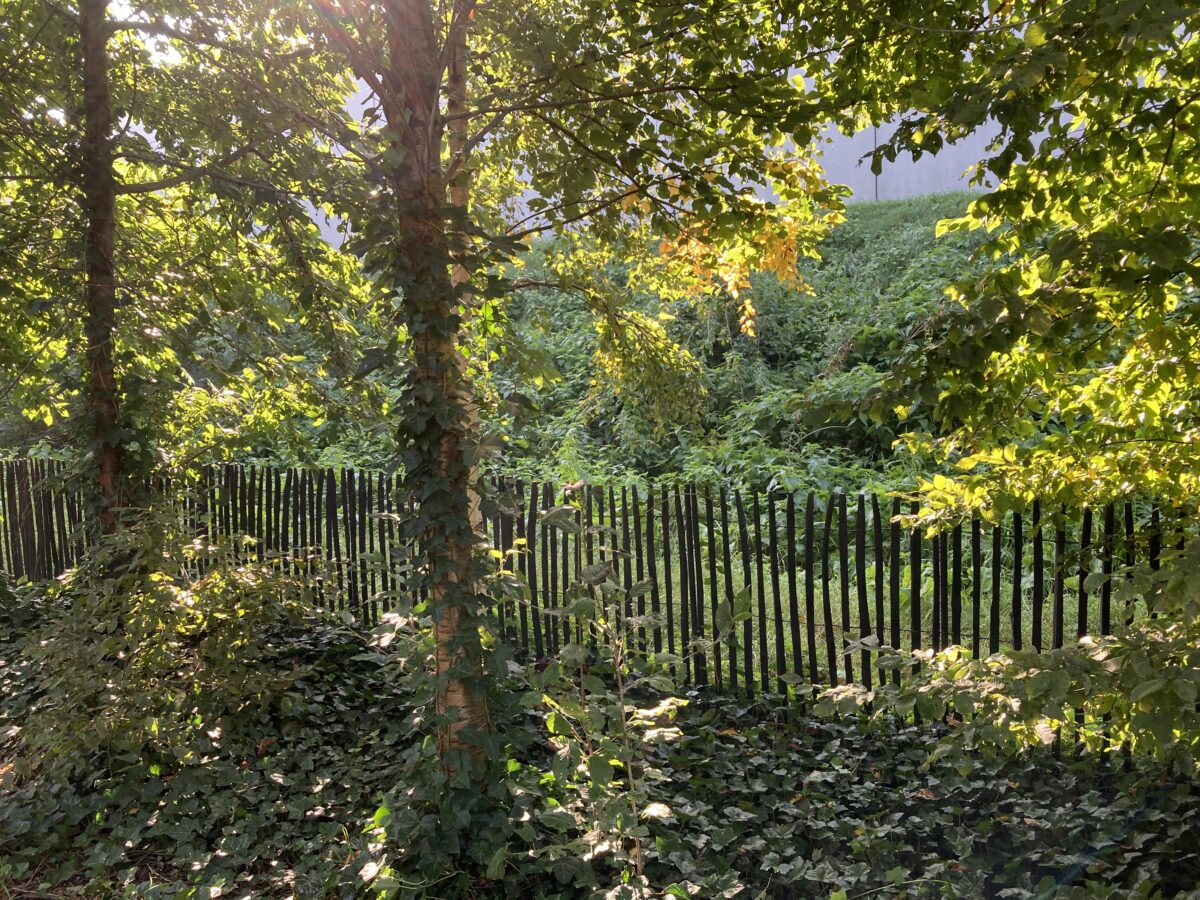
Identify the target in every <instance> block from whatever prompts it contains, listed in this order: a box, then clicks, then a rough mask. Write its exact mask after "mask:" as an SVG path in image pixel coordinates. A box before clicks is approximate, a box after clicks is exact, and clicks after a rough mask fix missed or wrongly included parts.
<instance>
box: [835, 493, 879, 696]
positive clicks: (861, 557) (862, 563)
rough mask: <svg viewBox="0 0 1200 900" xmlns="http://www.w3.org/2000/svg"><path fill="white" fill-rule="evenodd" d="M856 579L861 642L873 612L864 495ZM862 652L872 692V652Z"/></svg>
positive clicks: (856, 535) (859, 516)
mask: <svg viewBox="0 0 1200 900" xmlns="http://www.w3.org/2000/svg"><path fill="white" fill-rule="evenodd" d="M842 496H845V495H844V494H843V495H842ZM854 577H855V581H856V582H857V586H858V636H859V639H860V640H866V639H867V638H868V637H870V635H871V612H870V610H869V609H868V607H867V501H866V498H865V497H864V496H863V495H862V494H859V495H858V511H857V515H856V516H855V524H854ZM860 652H861V654H862V660H861V666H862V683H863V685H864V687H866V689H867V690H871V688H872V687H873V679H872V674H871V651H870V650H867V649H866V647H865V646H864V647H863V649H862V650H861V651H860Z"/></svg>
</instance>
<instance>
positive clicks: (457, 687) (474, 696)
mask: <svg viewBox="0 0 1200 900" xmlns="http://www.w3.org/2000/svg"><path fill="white" fill-rule="evenodd" d="M388 11H389V19H388V23H389V42H390V46H389V58H390V66H389V70H388V71H387V72H385V73H383V78H382V83H383V86H384V88H385V92H386V94H387V96H386V97H383V98H382V100H383V108H384V112H385V115H386V117H387V120H388V124H389V128H390V131H391V133H392V134H393V136H394V137H393V140H394V142H395V149H396V151H397V152H396V154H395V155H394V158H395V159H396V160H397V162H396V163H395V164H394V165H393V166H392V171H391V172H390V176H391V181H392V193H393V197H394V200H395V208H396V221H395V235H396V237H395V243H394V245H393V248H392V267H391V268H392V272H393V277H394V282H395V284H396V286H397V287H398V288H399V289H400V290H401V291H402V292H403V295H404V297H403V304H402V310H403V311H402V314H401V318H402V321H403V324H404V325H405V326H406V327H407V329H408V333H409V337H410V339H411V341H412V353H413V360H412V361H413V365H412V369H411V370H410V373H409V384H408V397H409V401H410V403H409V407H408V409H407V410H406V414H405V417H406V422H405V427H406V430H407V431H408V432H409V433H408V435H407V437H408V438H409V439H410V440H411V441H412V447H413V449H412V451H411V452H410V454H409V459H408V466H407V469H408V472H407V477H408V480H409V484H410V485H411V486H413V487H414V488H415V489H416V490H417V491H419V494H418V499H419V502H420V507H421V512H420V523H421V528H422V534H421V538H422V542H423V545H424V546H425V548H426V563H427V573H426V578H427V585H428V588H429V598H430V604H431V606H432V610H433V619H434V635H435V640H436V649H435V673H436V676H437V691H436V707H437V711H438V712H439V713H442V714H446V713H452V712H453V713H454V715H452V716H451V717H450V722H449V724H448V725H446V726H445V727H444V728H443V729H442V730H441V732H440V735H439V738H440V740H439V743H440V747H441V749H442V751H443V758H445V756H446V754H448V753H449V752H450V751H465V752H466V753H467V754H468V755H470V756H472V757H475V758H479V757H481V756H482V748H480V747H479V746H478V744H477V743H476V742H474V741H472V740H471V739H470V738H469V737H466V736H464V732H465V731H466V730H468V729H470V730H474V731H476V732H479V733H484V732H487V731H488V730H490V723H489V719H488V711H487V704H486V697H485V694H484V692H483V689H482V684H481V675H482V647H481V645H480V639H479V632H478V624H477V616H478V609H479V598H478V596H477V588H476V585H475V584H474V577H473V573H472V562H473V559H474V554H475V544H476V540H477V539H476V536H475V530H474V528H473V527H472V516H473V513H474V510H475V509H476V503H475V501H473V499H472V498H473V496H474V491H473V489H472V487H473V486H472V465H471V462H470V460H469V458H468V454H467V451H468V448H469V447H470V446H471V441H472V440H473V435H472V434H471V433H470V423H471V421H472V403H471V395H470V390H469V385H468V384H467V383H466V380H465V375H464V367H463V357H462V354H461V353H460V351H459V339H460V328H461V325H462V316H461V314H460V312H459V306H460V302H461V301H460V299H459V293H460V291H459V288H458V287H457V285H456V276H455V275H454V274H452V269H453V268H454V259H453V253H452V249H451V246H450V241H449V237H448V233H447V222H446V215H445V211H444V207H445V204H446V199H447V185H446V183H445V179H444V173H443V169H442V148H443V141H444V140H445V138H446V134H445V131H446V129H445V123H444V121H443V119H442V116H441V111H440V106H439V105H440V101H441V80H442V73H441V71H440V65H441V63H440V58H441V57H440V53H439V50H440V48H439V41H438V35H437V29H436V28H435V23H434V21H433V19H432V10H431V8H430V4H429V3H428V0H390V3H389V5H388ZM451 55H452V56H453V54H451ZM448 62H449V61H448ZM474 514H477V513H474Z"/></svg>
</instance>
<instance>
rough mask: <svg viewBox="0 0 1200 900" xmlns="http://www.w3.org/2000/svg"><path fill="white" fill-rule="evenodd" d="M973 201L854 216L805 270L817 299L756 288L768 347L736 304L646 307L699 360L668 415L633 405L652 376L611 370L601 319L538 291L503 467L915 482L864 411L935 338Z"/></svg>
mask: <svg viewBox="0 0 1200 900" xmlns="http://www.w3.org/2000/svg"><path fill="white" fill-rule="evenodd" d="M968 200H969V195H967V194H942V195H935V196H930V197H921V198H915V199H910V200H902V201H884V202H878V203H862V204H857V205H855V206H852V207H851V208H850V209H849V211H848V214H847V220H846V222H845V223H844V224H842V225H841V226H839V227H838V228H836V229H835V230H834V231H833V233H832V234H831V235H830V236H829V238H828V239H827V240H826V241H825V242H824V243H823V245H822V246H821V248H820V251H821V259H820V260H806V261H805V262H804V263H803V264H802V266H801V269H800V274H801V276H802V278H803V280H804V282H805V283H806V284H807V289H800V288H798V287H796V286H788V285H783V284H781V283H780V282H779V281H778V280H776V279H774V278H773V277H770V276H765V275H764V276H760V277H756V278H755V279H754V281H753V285H752V292H751V300H752V302H753V304H754V306H755V307H756V309H757V310H758V319H757V336H756V337H754V338H750V337H747V336H745V335H742V334H740V333H739V331H738V327H737V321H738V310H737V305H736V304H735V303H734V302H733V301H732V299H727V300H726V302H724V303H720V302H718V303H715V304H709V305H706V306H705V307H703V308H699V307H697V306H695V305H691V304H674V305H667V304H661V303H659V302H658V301H657V300H656V299H655V298H653V297H645V298H643V311H644V312H645V313H646V314H647V315H649V316H651V317H658V316H659V315H660V314H666V315H667V316H669V317H670V318H669V319H668V320H667V323H666V327H667V332H668V334H669V336H670V337H671V338H672V339H673V340H674V341H677V342H678V344H679V346H680V348H681V349H683V350H685V351H687V353H688V354H690V355H691V357H693V358H694V359H695V361H696V362H697V364H698V366H697V371H695V372H693V373H692V374H690V375H686V376H679V377H680V378H681V379H682V380H683V381H684V382H685V383H684V384H683V385H681V386H680V385H674V386H672V387H673V390H672V391H671V392H672V393H677V394H681V395H682V396H683V397H684V398H686V403H685V404H684V405H683V406H682V407H681V406H680V405H679V404H678V403H676V404H674V405H673V406H670V407H668V408H667V409H666V410H665V411H664V410H663V409H661V408H659V409H656V408H655V406H654V404H653V401H652V402H651V403H649V404H648V403H646V402H642V403H640V404H639V405H637V406H634V405H631V404H630V403H629V402H627V401H626V400H625V399H624V398H625V397H628V396H631V395H632V394H634V393H639V394H645V393H646V391H645V388H646V385H645V383H644V382H643V383H638V384H637V386H638V387H639V390H638V391H637V392H635V391H633V390H622V388H623V386H624V385H623V384H622V379H638V378H642V379H644V378H645V377H646V375H645V373H644V372H643V371H641V370H640V368H639V366H638V364H637V361H636V360H635V361H633V362H632V363H631V364H629V365H627V366H625V367H624V368H620V367H617V370H616V372H615V373H614V371H613V368H614V367H612V366H604V365H601V364H600V357H599V355H598V353H597V351H598V350H599V349H601V347H600V341H599V339H598V332H597V327H596V323H595V321H594V320H593V317H592V315H591V314H590V313H589V311H588V310H587V308H586V304H585V302H584V301H583V300H582V299H581V298H577V297H573V296H571V295H564V294H562V293H557V292H548V291H527V292H524V293H523V294H522V295H521V296H520V297H519V298H518V299H517V300H516V301H515V303H514V304H513V306H512V308H511V311H510V315H511V318H512V322H513V326H514V332H515V339H514V344H515V348H516V352H515V353H514V354H513V355H512V358H511V359H510V360H509V361H508V362H506V363H505V364H503V365H502V366H501V368H500V369H499V371H498V372H497V375H496V385H497V388H498V391H499V392H500V393H501V394H502V395H504V396H505V397H506V398H507V399H508V400H509V401H511V402H509V403H507V404H505V406H504V409H505V411H506V412H507V413H508V415H506V416H504V417H503V418H502V419H501V421H500V422H499V424H500V426H501V428H502V430H504V431H505V432H506V437H507V439H508V451H507V452H506V453H505V454H504V457H503V460H502V465H503V466H504V467H505V468H506V469H509V470H514V469H515V470H517V471H521V472H524V473H526V474H529V475H537V476H545V477H561V478H578V477H604V476H612V475H621V474H647V475H650V476H653V477H663V476H670V475H681V476H685V477H689V478H701V479H723V480H734V481H739V482H747V483H759V484H764V483H767V482H769V481H771V480H776V481H778V482H780V483H783V484H787V485H790V486H795V487H801V486H806V485H807V486H813V487H818V488H825V487H832V486H837V485H842V486H851V485H862V484H866V483H871V482H878V481H883V480H887V481H895V480H902V479H903V478H904V476H905V474H906V472H907V471H908V470H909V469H910V467H911V465H912V461H911V460H904V459H902V458H899V457H897V456H896V455H895V454H894V453H893V450H892V444H893V442H894V440H895V437H896V434H897V429H898V423H896V422H883V423H871V422H869V421H868V420H867V419H866V417H865V416H860V415H859V414H858V413H857V411H856V410H855V409H854V406H855V404H856V402H857V401H858V400H859V399H860V398H861V397H862V396H863V395H864V394H865V393H866V392H867V391H869V390H870V389H871V388H872V387H873V386H874V385H875V384H877V382H878V381H879V379H880V377H881V375H882V374H883V373H885V372H886V371H887V370H888V368H889V366H890V364H891V362H892V361H893V360H894V359H895V357H896V355H897V354H898V353H899V351H900V350H901V349H903V348H904V347H907V346H910V345H912V344H913V343H914V342H919V341H923V340H926V339H927V338H928V334H927V321H928V319H929V316H930V314H931V313H932V312H933V311H935V310H936V309H937V307H938V306H939V305H940V304H941V303H942V302H944V294H943V289H944V287H945V285H946V284H947V283H949V282H950V281H953V280H955V279H958V278H962V277H964V276H967V275H969V273H970V272H971V271H972V265H973V264H972V263H971V261H970V259H969V256H970V251H971V249H972V248H973V246H974V245H975V243H976V239H975V238H974V237H972V236H963V235H947V236H946V237H943V238H941V239H935V238H934V226H935V225H936V223H937V222H938V221H939V220H940V219H943V218H947V217H951V216H957V215H961V214H962V212H963V211H964V210H965V207H966V204H967V202H968ZM531 374H532V375H533V376H534V377H533V379H532V380H531V379H530V377H529V376H530V375H531ZM635 383H636V382H635ZM518 385H519V386H520V390H518ZM632 386H633V385H630V386H629V387H632ZM651 394H653V391H651Z"/></svg>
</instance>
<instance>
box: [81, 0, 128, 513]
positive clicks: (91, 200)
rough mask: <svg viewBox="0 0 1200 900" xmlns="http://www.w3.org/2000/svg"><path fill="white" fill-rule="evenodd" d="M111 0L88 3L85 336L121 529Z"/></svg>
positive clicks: (84, 18) (94, 442) (102, 465)
mask: <svg viewBox="0 0 1200 900" xmlns="http://www.w3.org/2000/svg"><path fill="white" fill-rule="evenodd" d="M107 9H108V0H81V2H80V5H79V32H80V48H81V52H82V57H83V113H84V137H83V145H82V184H81V186H82V189H83V213H84V219H85V222H86V228H87V230H86V236H85V244H84V273H85V278H86V281H85V286H84V322H83V329H84V335H85V337H86V340H87V349H86V353H85V360H86V367H87V372H86V378H85V384H86V394H87V403H88V412H89V415H90V427H89V437H90V444H91V450H92V455H93V465H94V470H95V483H96V487H97V490H98V494H99V496H98V500H99V521H100V529H101V531H102V532H103V533H105V534H110V533H112V532H113V531H115V530H116V528H117V521H118V519H117V516H118V510H119V507H120V506H121V502H122V501H121V479H122V477H123V470H124V459H123V453H122V446H121V435H120V427H119V419H120V407H119V401H118V392H117V379H116V371H115V366H114V362H113V343H114V340H115V337H116V325H117V308H116V307H117V304H116V267H115V263H114V260H113V246H114V242H115V233H116V179H115V176H114V174H113V155H112V144H111V138H112V109H111V106H110V102H109V93H108V56H107V45H108V25H107V22H106V13H107Z"/></svg>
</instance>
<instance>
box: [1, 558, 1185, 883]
mask: <svg viewBox="0 0 1200 900" xmlns="http://www.w3.org/2000/svg"><path fill="white" fill-rule="evenodd" d="M280 588H281V583H280V578H279V576H278V575H277V574H275V573H273V572H270V571H268V570H265V569H263V568H258V567H244V568H240V569H234V570H226V571H225V572H224V574H221V575H220V576H217V575H211V576H209V578H208V579H206V580H205V581H203V582H200V583H198V584H196V585H193V587H192V588H191V589H190V590H188V591H182V590H180V589H176V588H173V587H169V586H164V585H161V584H160V585H158V586H157V587H154V586H152V587H151V588H147V589H144V590H142V591H141V592H139V593H137V594H136V595H134V596H135V598H136V599H135V600H132V601H131V600H130V597H126V598H125V600H126V603H125V607H124V608H125V609H127V610H136V609H139V608H140V609H141V616H142V617H143V618H142V619H141V620H136V618H135V617H134V616H132V615H130V616H127V617H125V618H124V619H123V620H122V621H121V622H119V623H115V625H114V623H113V622H111V621H108V622H105V621H100V620H98V619H96V618H95V617H93V618H91V619H89V618H88V617H87V615H86V613H87V611H88V609H89V607H88V605H87V602H86V601H85V600H81V599H80V597H79V595H78V590H79V588H78V586H76V591H77V593H76V596H75V597H74V601H73V602H71V601H70V600H66V597H64V596H59V597H57V598H56V600H57V602H56V603H54V604H53V605H51V604H48V603H47V602H46V601H45V599H44V598H38V597H36V596H35V595H32V594H31V593H30V592H29V591H28V590H27V589H24V593H23V594H20V595H18V594H16V593H14V592H12V591H9V590H7V589H6V591H5V594H4V601H3V614H2V615H3V625H4V629H3V634H4V643H3V644H2V645H0V660H2V663H0V678H2V680H3V684H2V685H0V688H2V690H3V699H2V700H0V736H2V741H3V743H2V745H0V753H2V758H3V760H4V762H3V763H2V769H0V771H2V772H3V775H2V776H0V778H2V781H0V792H2V793H0V860H2V862H0V897H14V898H15V897H30V896H33V897H89V898H106V897H216V896H221V897H247V898H249V897H268V898H269V897H306V898H350V897H388V896H391V897H445V898H449V897H481V898H482V897H545V898H556V897H557V898H572V897H649V896H678V897H687V896H698V897H720V896H724V897H747V898H750V897H774V898H788V897H822V898H825V897H831V896H832V897H846V898H849V897H865V896H910V897H913V896H949V897H978V896H996V897H1049V896H1060V897H1084V896H1087V897H1126V896H1152V895H1155V894H1154V892H1155V891H1157V892H1159V895H1162V896H1170V895H1173V894H1186V892H1189V891H1190V892H1191V893H1190V894H1188V895H1189V896H1197V893H1196V885H1197V883H1198V882H1200V853H1198V849H1200V847H1198V845H1197V842H1196V840H1195V838H1196V835H1197V833H1198V832H1200V786H1198V785H1197V784H1196V783H1195V782H1194V781H1189V780H1186V779H1184V778H1181V777H1179V776H1175V775H1172V774H1170V772H1169V770H1168V769H1166V768H1162V767H1156V766H1155V764H1153V763H1151V762H1149V761H1138V762H1137V763H1136V764H1135V765H1133V766H1132V767H1131V769H1130V770H1129V771H1125V770H1124V769H1122V767H1121V766H1120V765H1119V761H1118V764H1116V765H1109V766H1102V765H1099V764H1098V762H1097V760H1096V758H1095V757H1091V756H1087V755H1085V756H1083V757H1081V758H1078V759H1076V758H1072V756H1071V754H1069V753H1068V754H1064V755H1065V756H1066V758H1065V759H1059V758H1055V757H1054V756H1053V755H1052V754H1050V753H1049V752H1026V753H1023V754H1020V755H1016V756H1014V757H1012V758H1010V759H1008V760H1006V761H1003V762H1000V763H997V762H996V761H995V760H992V759H987V760H985V759H983V758H978V759H974V760H973V759H972V758H971V757H970V756H967V757H963V756H958V757H955V758H954V759H953V760H940V761H939V760H931V756H930V749H931V746H932V745H933V740H934V738H935V737H936V734H935V732H937V731H938V730H941V729H944V726H941V725H935V726H930V725H924V726H916V725H912V724H904V723H900V722H898V721H896V720H894V719H888V718H886V717H880V718H878V720H877V721H873V722H872V721H866V720H862V719H860V718H853V717H851V718H843V719H828V718H826V719H822V718H817V717H806V716H804V715H802V714H801V712H800V711H799V710H798V709H797V708H796V707H791V708H787V707H783V706H779V705H775V704H772V703H770V702H766V701H759V702H757V703H752V702H750V701H743V700H738V699H731V698H725V699H720V698H714V697H707V698H702V697H699V696H696V695H690V694H687V693H685V692H681V691H679V690H676V689H674V688H673V687H672V685H671V682H670V678H669V672H668V671H667V668H664V669H663V671H662V672H659V673H642V674H638V673H633V672H628V671H627V670H626V671H624V680H623V681H622V682H621V685H620V686H621V687H622V688H623V691H624V694H623V695H620V696H618V693H617V691H616V688H617V686H618V685H615V684H614V678H615V676H616V674H617V673H618V670H621V669H622V666H623V663H622V660H621V659H620V657H619V655H617V656H615V657H614V655H613V653H611V652H610V651H609V650H606V649H605V642H604V641H601V642H600V643H599V645H598V646H596V647H592V648H589V647H587V646H586V645H584V644H572V645H567V647H566V648H564V651H563V653H562V654H561V655H560V659H559V660H556V661H553V662H550V663H548V664H547V663H546V662H545V661H543V662H542V663H541V664H539V665H537V666H530V667H528V668H526V667H525V666H522V665H520V664H518V663H517V662H516V661H513V660H507V661H506V660H505V659H504V655H503V653H501V654H499V655H498V656H497V659H498V660H500V661H501V662H503V663H504V664H505V668H506V669H507V672H508V678H507V681H506V683H505V685H504V686H505V688H506V689H512V690H511V691H506V692H505V693H506V695H509V696H511V697H513V698H514V699H515V704H514V705H512V706H510V707H507V708H505V707H502V706H499V704H498V705H497V710H498V713H497V714H498V716H500V717H502V719H503V723H506V724H503V727H502V729H501V743H500V745H499V747H498V752H497V756H496V760H497V761H496V765H497V766H498V767H499V768H500V769H501V773H500V774H499V775H498V777H496V778H495V779H494V780H493V781H492V784H493V788H491V789H490V790H485V791H480V790H478V788H477V787H475V785H474V784H472V782H471V781H470V779H469V777H468V776H467V774H466V773H465V772H459V773H450V774H448V773H446V772H445V771H444V770H442V769H440V768H439V767H438V765H437V763H436V753H435V745H434V741H433V740H432V738H431V736H432V734H433V731H434V728H433V724H434V723H433V719H432V716H431V715H430V714H429V713H428V709H429V707H428V705H427V704H426V703H425V701H424V696H425V695H424V693H423V688H422V687H421V684H422V681H423V676H422V675H421V674H420V672H419V671H418V669H419V667H414V665H413V663H414V660H415V659H416V658H418V657H419V655H420V653H421V652H422V647H421V638H420V637H419V634H420V632H419V630H417V629H415V628H413V627H412V624H413V623H412V622H411V621H410V620H407V619H403V618H399V617H390V618H389V620H388V621H387V622H386V623H385V624H384V625H383V626H381V627H380V628H379V629H377V630H376V631H374V632H367V631H364V630H362V629H360V628H359V627H357V626H355V625H353V624H351V623H349V622H347V621H343V620H342V619H340V618H338V617H336V616H332V615H330V614H327V613H324V612H321V611H318V610H315V609H313V608H311V607H310V606H307V605H306V604H305V603H304V602H302V601H300V600H285V599H283V596H284V595H283V594H282V593H281V591H280ZM59 590H60V591H62V592H63V593H64V595H66V596H68V597H69V596H70V594H71V589H70V586H69V585H68V586H66V587H63V588H60V589H59ZM64 601H66V602H64ZM148 610H153V611H154V612H153V615H152V616H151V614H150V612H148ZM91 611H92V612H93V613H94V612H95V610H94V609H92V610H91ZM147 617H149V618H147ZM151 619H153V621H154V622H155V623H156V625H157V631H150V630H148V629H147V627H146V626H147V623H148V622H149V621H150V620H151ZM597 621H598V623H599V624H600V625H601V626H603V622H604V619H603V615H602V611H601V614H598V615H597ZM632 624H636V623H632ZM105 628H108V629H109V630H108V631H107V632H106V631H104V629H105ZM98 629H99V630H98ZM139 629H141V630H139ZM98 635H99V639H97V636H98ZM105 635H107V637H105ZM84 638H89V641H88V642H87V643H86V644H80V643H79V641H81V640H83V639H84ZM611 646H613V647H616V648H618V650H619V646H620V645H619V640H618V641H615V642H613V643H612V644H611ZM84 719H88V720H89V722H90V729H89V728H88V727H86V726H87V725H88V722H85V721H84ZM622 734H624V738H625V739H624V740H623V739H622ZM631 774H632V777H631Z"/></svg>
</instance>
